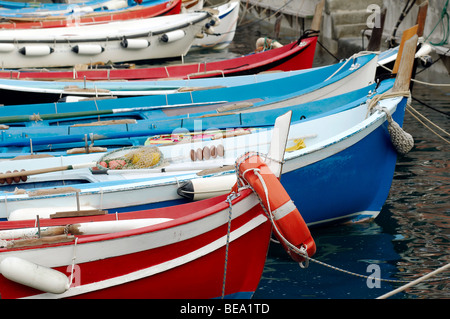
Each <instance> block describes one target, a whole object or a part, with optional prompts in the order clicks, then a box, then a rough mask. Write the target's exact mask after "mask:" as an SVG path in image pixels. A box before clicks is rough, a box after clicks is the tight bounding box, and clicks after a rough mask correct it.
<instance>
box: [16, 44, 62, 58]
mask: <svg viewBox="0 0 450 319" xmlns="http://www.w3.org/2000/svg"><path fill="white" fill-rule="evenodd" d="M53 51H54V50H53V48H50V47H49V46H48V45H28V46H24V47H22V48H20V49H19V52H20V53H22V54H23V55H26V56H43V55H49V54H50V53H53Z"/></svg>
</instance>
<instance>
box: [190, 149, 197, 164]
mask: <svg viewBox="0 0 450 319" xmlns="http://www.w3.org/2000/svg"><path fill="white" fill-rule="evenodd" d="M196 160H197V153H196V152H195V151H194V150H191V161H193V162H195V161H196Z"/></svg>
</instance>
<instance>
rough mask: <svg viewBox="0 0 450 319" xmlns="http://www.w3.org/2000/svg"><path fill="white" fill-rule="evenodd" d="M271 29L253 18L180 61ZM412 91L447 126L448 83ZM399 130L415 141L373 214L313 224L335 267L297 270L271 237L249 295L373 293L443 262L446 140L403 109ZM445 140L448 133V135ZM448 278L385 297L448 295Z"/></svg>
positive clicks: (449, 196)
mask: <svg viewBox="0 0 450 319" xmlns="http://www.w3.org/2000/svg"><path fill="white" fill-rule="evenodd" d="M272 34H273V30H271V29H270V28H268V29H262V27H261V26H260V25H259V24H247V25H246V26H244V25H243V24H242V25H241V26H240V27H238V32H237V33H236V37H235V41H234V43H233V44H232V45H231V46H230V47H229V48H228V49H227V50H224V51H221V52H217V53H214V54H210V53H206V52H200V53H196V54H190V55H189V56H188V57H187V60H188V61H189V60H193V61H194V60H202V61H204V60H209V59H220V58H227V57H232V56H235V55H240V54H244V53H248V52H249V51H252V50H254V48H255V42H256V39H257V38H258V37H260V36H266V35H268V36H269V37H271V36H273V35H272ZM296 38H297V34H285V35H282V36H281V37H280V38H279V39H280V42H282V43H288V42H290V41H292V40H294V39H296ZM206 54H208V55H206ZM335 62H336V60H335V58H333V57H332V56H331V55H330V54H328V53H327V52H326V51H324V50H323V49H320V50H318V51H317V53H316V58H315V62H314V66H320V65H326V64H331V63H335ZM418 72H420V73H419V74H418V75H417V79H419V80H422V81H425V82H431V83H450V77H449V75H448V73H447V71H446V70H445V68H444V67H443V65H442V64H440V63H436V64H434V65H432V66H431V67H430V68H428V69H425V70H422V68H421V67H419V69H418ZM412 95H413V97H414V98H416V99H418V100H420V101H421V102H423V103H426V104H427V105H430V106H432V107H433V108H435V109H437V110H439V111H441V112H444V113H447V115H445V114H442V113H440V112H438V111H436V110H433V109H431V108H429V107H427V106H424V105H423V104H421V103H419V102H417V101H415V100H413V101H412V106H413V107H414V108H415V109H416V110H417V111H419V112H420V113H421V114H423V115H424V116H425V117H426V118H428V119H430V120H431V121H432V122H434V123H435V124H436V125H438V126H439V127H440V128H442V129H444V130H446V131H447V132H449V131H450V117H449V115H448V114H449V113H450V87H448V86H447V87H442V86H440V87H434V86H433V87H432V86H425V85H422V84H418V83H416V84H414V87H413V92H412ZM428 125H429V124H428ZM404 129H405V131H407V132H409V133H410V134H412V135H413V137H414V139H415V147H414V149H413V150H412V151H411V152H410V153H409V154H407V155H406V156H403V157H399V158H398V162H397V167H396V171H395V175H394V179H393V183H392V187H391V190H390V194H389V198H388V199H387V201H386V203H385V205H384V207H383V209H382V211H381V213H380V215H379V216H378V217H377V218H376V219H375V220H374V221H370V222H364V223H358V224H345V225H337V226H330V227H325V228H316V229H312V234H313V236H314V238H315V240H316V244H317V247H318V250H317V253H316V255H315V256H314V258H315V259H317V260H319V261H321V262H323V263H326V264H328V265H331V266H334V267H337V268H339V269H336V268H330V267H328V266H324V265H321V264H317V263H310V265H309V267H308V268H306V269H302V268H300V267H299V265H298V264H296V263H295V262H293V261H292V260H290V259H289V258H288V257H287V255H286V253H285V252H284V250H283V249H282V248H280V246H279V245H277V244H272V245H271V247H270V250H269V255H268V258H267V262H266V266H265V270H264V273H263V276H262V279H261V281H260V285H259V288H258V290H257V291H256V293H255V295H254V299H373V298H376V297H378V296H381V295H383V294H385V293H387V292H390V291H392V290H394V289H396V288H398V287H400V286H402V285H404V284H406V283H407V282H410V281H412V280H415V279H417V278H419V277H421V276H423V275H426V274H427V273H429V272H431V271H433V270H435V269H437V268H439V267H442V266H444V265H446V264H448V263H449V262H450V254H449V251H450V249H449V248H450V224H449V221H450V170H449V167H448V164H449V163H448V161H449V159H450V144H448V142H446V141H444V140H442V139H440V138H439V137H437V136H436V135H435V134H433V133H432V132H431V131H430V130H429V129H427V128H425V127H424V126H423V125H422V124H420V123H419V122H418V121H417V120H416V119H415V118H414V117H412V116H411V115H410V114H409V113H407V114H406V115H405V122H404ZM434 130H437V129H436V128H434ZM441 135H443V136H445V134H444V133H441ZM446 139H447V141H448V140H450V136H448V135H447V136H446ZM368 160H370V159H368ZM376 173H377V172H374V174H376ZM342 270H345V271H346V272H344V271H342ZM348 272H351V273H354V274H349V273H348ZM355 274H358V275H362V276H370V275H372V276H374V275H375V274H379V277H380V278H382V281H381V283H379V284H375V281H373V279H371V278H369V279H367V278H366V277H361V276H357V275H355ZM449 277H450V272H449V271H447V272H444V273H441V274H439V275H437V276H436V277H433V279H436V278H438V279H439V278H440V279H441V280H439V281H434V282H426V283H421V284H419V285H417V286H414V287H412V288H409V289H408V290H406V291H404V292H401V293H399V294H396V295H394V296H392V297H390V298H391V299H444V298H450V281H449V280H448V279H446V280H443V279H442V278H449ZM377 283H378V282H377Z"/></svg>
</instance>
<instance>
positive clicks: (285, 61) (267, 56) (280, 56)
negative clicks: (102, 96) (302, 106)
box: [0, 37, 317, 80]
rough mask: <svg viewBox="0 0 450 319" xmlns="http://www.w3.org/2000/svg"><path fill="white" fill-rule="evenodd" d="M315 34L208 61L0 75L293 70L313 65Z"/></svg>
mask: <svg viewBox="0 0 450 319" xmlns="http://www.w3.org/2000/svg"><path fill="white" fill-rule="evenodd" d="M316 43H317V37H310V38H306V39H303V40H302V41H301V42H300V44H297V42H293V43H291V44H287V45H285V46H283V47H281V48H277V49H272V50H268V51H264V52H260V53H255V54H249V55H246V56H242V57H238V58H233V59H228V60H223V61H214V62H207V63H192V64H179V65H168V66H165V67H152V68H136V69H113V70H106V69H98V70H82V71H44V72H39V71H29V72H28V71H24V72H23V71H22V72H21V71H0V78H14V79H46V80H57V79H87V80H118V79H122V80H123V79H126V80H144V79H146V80H150V79H168V78H177V79H180V78H181V79H187V78H191V79H192V78H207V77H218V76H236V75H247V74H255V73H259V72H264V71H292V70H301V69H308V68H311V67H312V64H313V60H314V53H315V49H316Z"/></svg>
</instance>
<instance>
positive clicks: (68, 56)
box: [0, 11, 213, 68]
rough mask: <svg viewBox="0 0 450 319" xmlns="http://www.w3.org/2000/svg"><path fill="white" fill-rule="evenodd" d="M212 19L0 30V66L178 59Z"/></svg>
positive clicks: (196, 15) (191, 16) (206, 15)
mask: <svg viewBox="0 0 450 319" xmlns="http://www.w3.org/2000/svg"><path fill="white" fill-rule="evenodd" d="M212 19H213V15H212V13H210V12H208V11H199V12H192V13H183V14H180V15H171V16H163V17H153V18H149V19H140V20H127V21H115V22H111V23H108V24H96V25H84V26H74V27H61V28H46V29H32V30H21V29H16V30H0V53H1V54H0V66H1V67H2V68H35V67H64V66H74V65H77V64H92V63H105V64H106V63H108V62H113V63H115V62H126V61H138V60H151V59H166V58H174V57H182V56H184V55H185V54H186V53H187V52H188V51H189V49H190V47H191V45H192V42H193V41H194V39H195V37H196V36H200V35H201V34H202V33H203V32H204V31H206V26H207V24H208V23H210V21H211V20H212ZM137 21H138V22H137Z"/></svg>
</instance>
